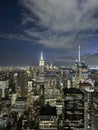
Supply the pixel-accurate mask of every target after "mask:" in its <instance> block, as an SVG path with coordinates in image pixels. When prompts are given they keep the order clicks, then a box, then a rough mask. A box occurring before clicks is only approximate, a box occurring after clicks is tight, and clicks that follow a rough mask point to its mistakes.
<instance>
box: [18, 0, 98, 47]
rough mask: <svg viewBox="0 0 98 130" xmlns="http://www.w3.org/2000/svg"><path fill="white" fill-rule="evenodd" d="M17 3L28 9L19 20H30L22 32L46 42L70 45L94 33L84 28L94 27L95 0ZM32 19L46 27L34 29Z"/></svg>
mask: <svg viewBox="0 0 98 130" xmlns="http://www.w3.org/2000/svg"><path fill="white" fill-rule="evenodd" d="M20 3H21V5H22V6H23V7H24V8H25V9H27V10H28V11H29V14H28V15H26V17H24V19H23V22H22V23H25V24H26V23H28V22H31V23H32V27H31V29H28V28H27V29H26V30H25V32H26V33H27V34H28V35H30V36H34V37H36V38H39V41H38V42H39V43H41V44H44V45H46V46H49V47H54V48H55V47H57V48H59V47H65V48H70V47H74V46H75V45H76V44H79V43H80V42H81V43H82V41H80V40H79V39H81V38H82V39H83V38H86V36H87V38H90V37H92V36H93V37H94V35H95V34H94V33H93V34H91V33H90V32H88V34H86V33H85V30H91V31H93V32H94V31H95V30H96V29H98V14H97V9H98V0H20ZM34 15H35V16H36V17H37V18H38V19H35V17H34ZM33 22H36V23H37V27H42V28H47V31H46V30H43V31H39V29H38V28H37V27H36V29H35V28H34V26H33ZM81 31H82V33H79V32H81ZM88 36H89V37H88ZM95 36H96V35H95ZM78 42H79V43H78Z"/></svg>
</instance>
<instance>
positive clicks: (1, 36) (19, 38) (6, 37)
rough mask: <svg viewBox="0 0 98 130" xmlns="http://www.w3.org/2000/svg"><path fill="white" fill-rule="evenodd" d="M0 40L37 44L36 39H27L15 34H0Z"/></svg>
mask: <svg viewBox="0 0 98 130" xmlns="http://www.w3.org/2000/svg"><path fill="white" fill-rule="evenodd" d="M0 38H4V39H9V40H13V39H14V40H22V41H28V42H36V39H34V38H31V37H26V36H25V35H23V34H14V33H3V34H0Z"/></svg>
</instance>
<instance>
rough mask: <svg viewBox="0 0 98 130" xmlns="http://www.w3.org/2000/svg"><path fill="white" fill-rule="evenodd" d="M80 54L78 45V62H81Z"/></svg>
mask: <svg viewBox="0 0 98 130" xmlns="http://www.w3.org/2000/svg"><path fill="white" fill-rule="evenodd" d="M80 57H81V54H80V45H79V46H78V62H79V63H80V62H81V59H80Z"/></svg>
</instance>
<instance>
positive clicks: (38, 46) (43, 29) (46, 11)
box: [0, 0, 98, 65]
mask: <svg viewBox="0 0 98 130" xmlns="http://www.w3.org/2000/svg"><path fill="white" fill-rule="evenodd" d="M97 9H98V2H97V0H93V2H92V0H74V1H73V0H70V1H69V0H61V1H59V0H54V1H53V0H41V1H40V0H24V1H23V0H14V1H13V0H9V1H8V0H1V2H0V16H1V18H0V65H38V63H39V59H40V52H41V51H43V54H44V59H45V63H47V64H51V62H53V64H54V65H74V63H75V60H76V59H77V58H78V46H79V45H80V46H81V59H82V60H84V61H85V62H86V63H87V64H90V65H98V60H97V59H98V51H97V47H98V44H97V41H98V25H97V23H98V13H97Z"/></svg>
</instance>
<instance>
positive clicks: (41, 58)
mask: <svg viewBox="0 0 98 130" xmlns="http://www.w3.org/2000/svg"><path fill="white" fill-rule="evenodd" d="M40 60H43V52H42V51H41V57H40Z"/></svg>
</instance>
